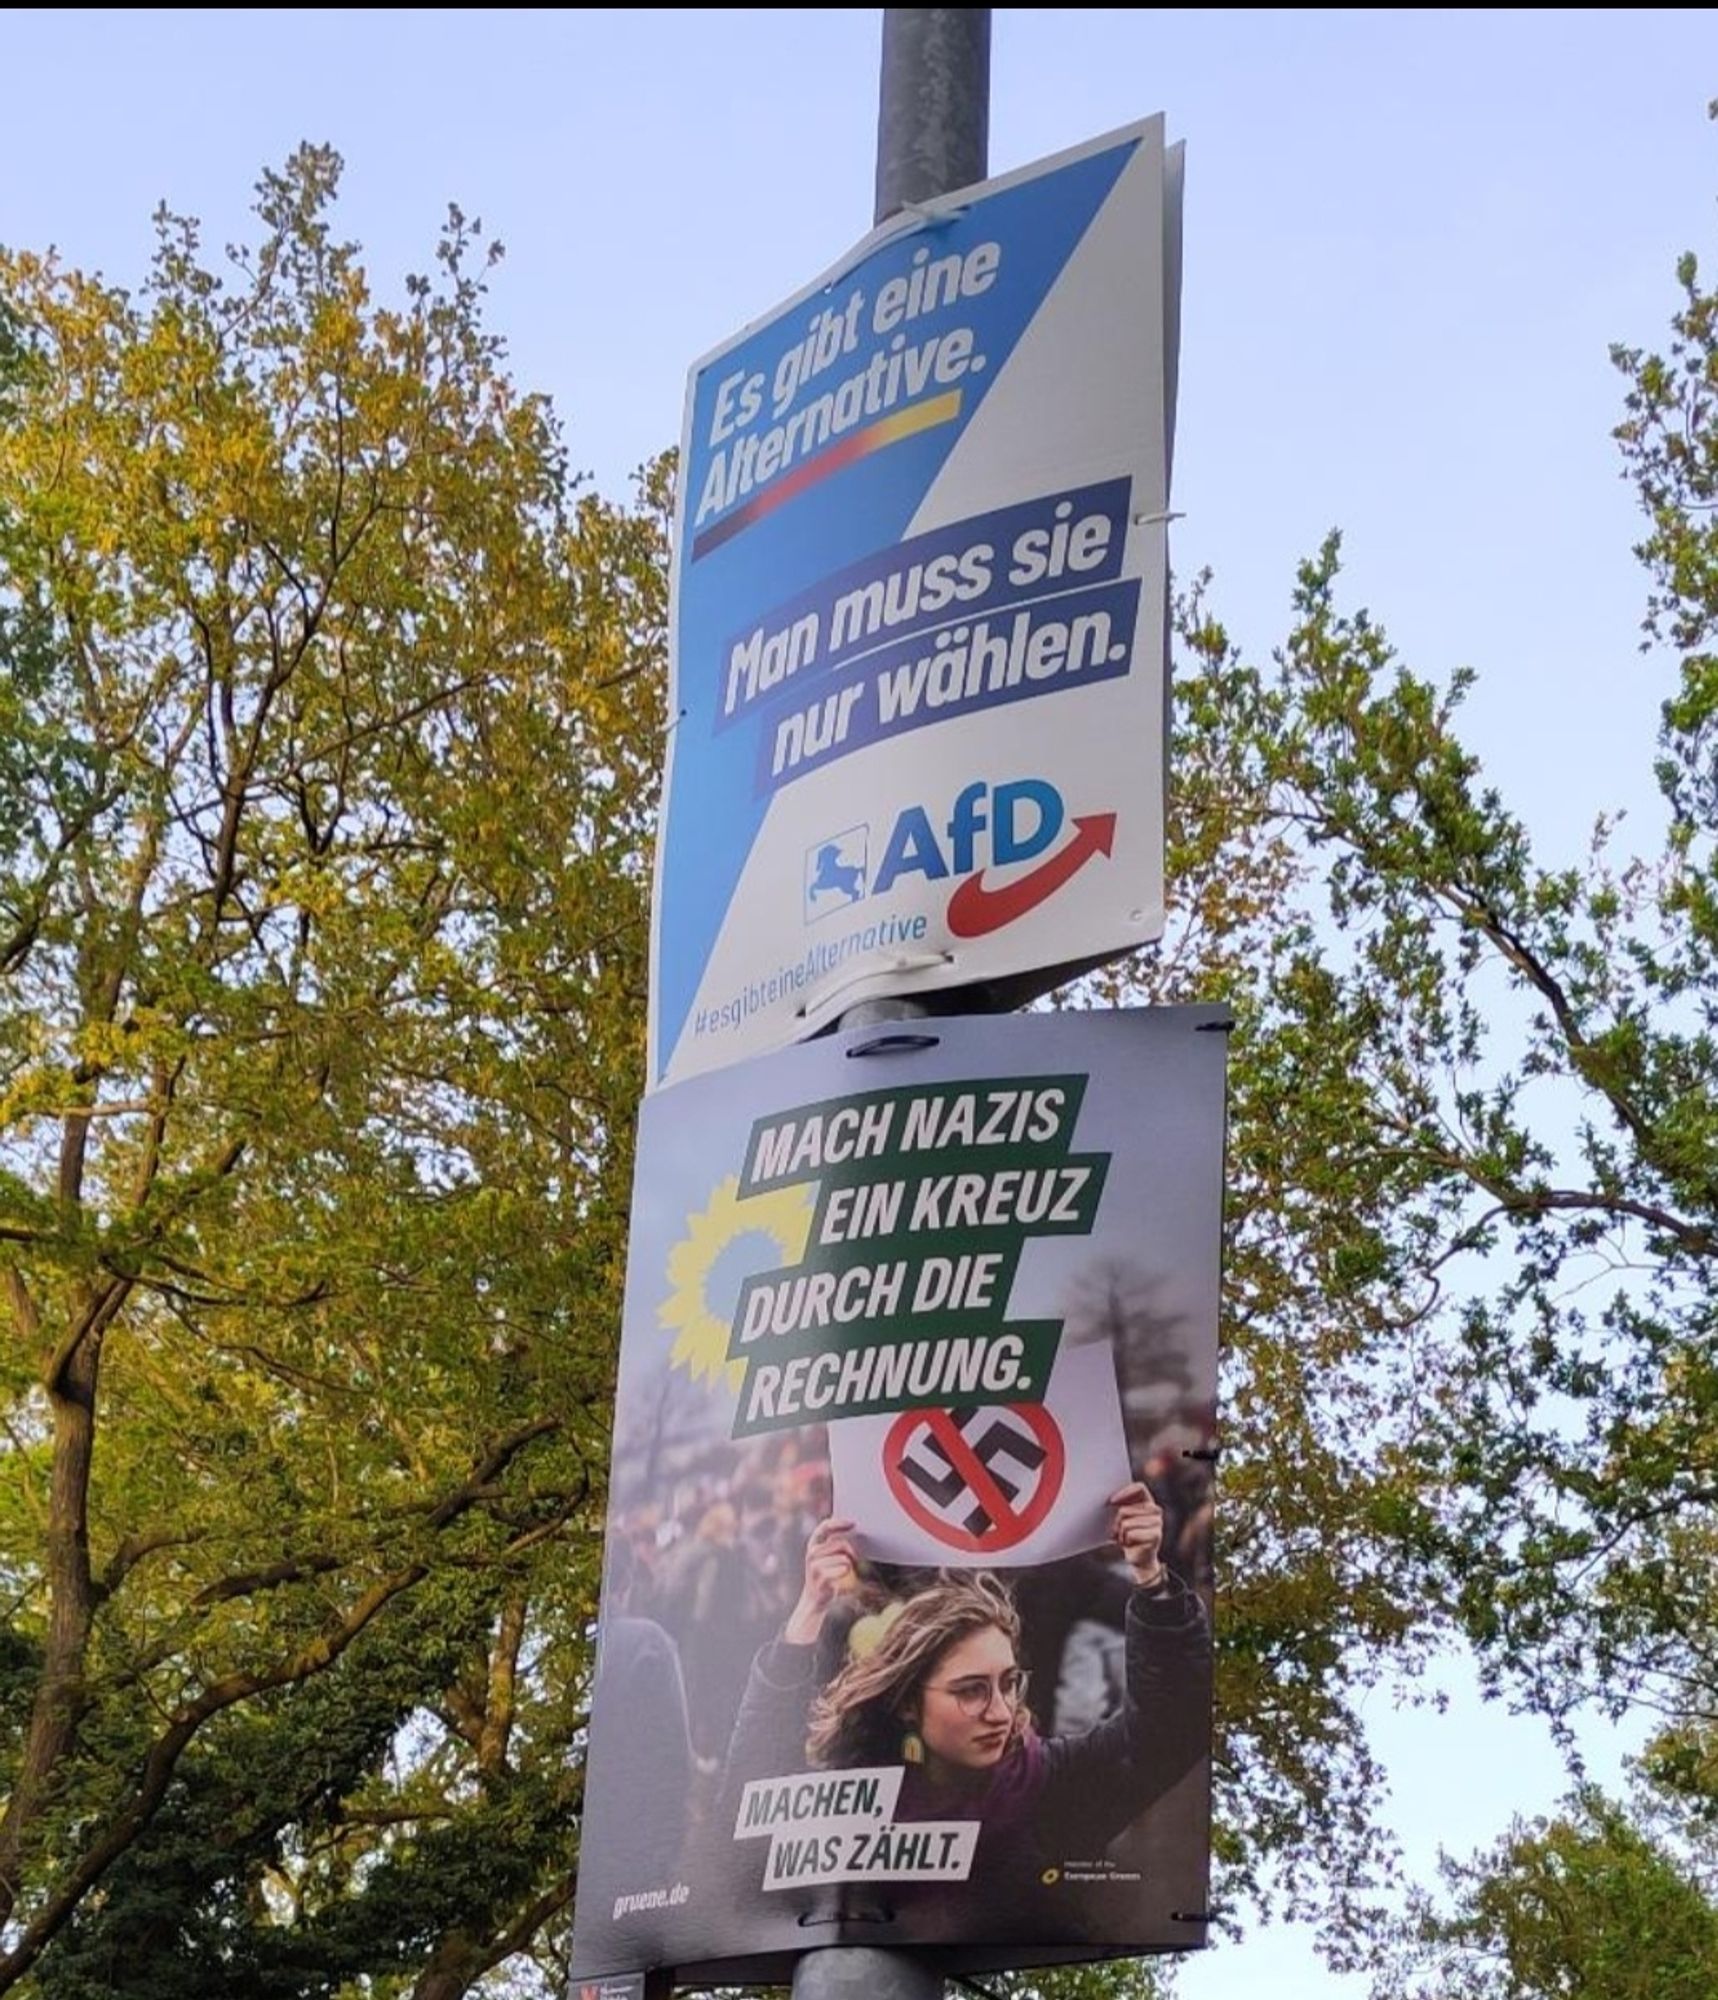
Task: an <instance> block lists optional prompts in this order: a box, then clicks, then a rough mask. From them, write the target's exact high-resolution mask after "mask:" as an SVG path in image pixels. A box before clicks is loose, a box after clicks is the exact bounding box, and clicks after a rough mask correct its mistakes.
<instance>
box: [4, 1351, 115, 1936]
mask: <svg viewBox="0 0 1718 2000" xmlns="http://www.w3.org/2000/svg"><path fill="white" fill-rule="evenodd" d="M91 1317H93V1314H92V1315H91ZM101 1345H102V1328H101V1327H100V1326H99V1325H97V1326H92V1327H90V1328H89V1330H88V1331H86V1332H85V1334H84V1336H83V1338H82V1339H81V1340H79V1341H77V1342H76V1343H75V1344H74V1345H73V1346H72V1348H71V1351H70V1353H69V1354H67V1356H66V1357H65V1359H64V1361H63V1362H62V1364H61V1366H60V1367H59V1369H58V1371H57V1372H56V1374H55V1375H54V1377H53V1379H52V1380H51V1381H50V1382H49V1384H48V1397H49V1401H50V1404H51V1406H52V1409H53V1414H54V1459H53V1483H52V1487H51V1490H50V1494H49V1502H48V1530H47V1544H46V1553H47V1585H48V1603H49V1613H48V1633H47V1639H46V1642H45V1644H44V1647H43V1651H42V1665H41V1673H40V1678H39V1680H38V1682H37V1686H36V1701H35V1706H34V1708H33V1709H32V1710H31V1713H30V1726H29V1730H28V1732H27V1733H26V1735H25V1738H24V1749H23V1755H22V1757H21V1759H20V1761H19V1766H18V1781H17V1783H16V1784H15V1785H14V1786H13V1788H12V1797H11V1799H10V1801H9V1803H8V1805H7V1807H6V1813H5V1817H4V1818H3V1819H0V1923H4V1922H5V1921H6V1919H7V1918H8V1917H10V1915H11V1914H12V1911H13V1909H14V1907H15V1906H16V1904H17V1901H18V1897H19V1894H20V1893H21V1891H22V1889H23V1874H24V1868H25V1865H26V1863H27V1861H28V1859H29V1854H30V1850H31V1848H32V1846H33V1845H34V1841H35V1838H36V1835H37V1829H38V1823H39V1821H40V1817H41V1812H42V1809H43V1807H44V1806H45V1805H46V1804H47V1803H48V1801H49V1799H50V1798H51V1796H52V1793H53V1788H54V1781H55V1777H56V1775H57V1773H58V1772H59V1770H60V1767H61V1766H62V1764H63V1763H64V1761H65V1758H66V1756H67V1754H68V1753H69V1751H70V1750H71V1748H72V1745H73V1744H74V1742H75V1741H76V1739H77V1732H78V1724H79V1722H80V1720H81V1718H82V1715H83V1708H84V1659H85V1653H86V1650H87V1648H88V1644H89V1632H90V1623H91V1620H92V1619H93V1617H94V1615H95V1590H94V1586H93V1584H92V1581H91V1578H90V1560H89V1481H90V1467H91V1463H92V1461H93V1459H94V1455H95V1392H96V1380H97V1377H98V1375H99V1372H100V1368H101Z"/></svg>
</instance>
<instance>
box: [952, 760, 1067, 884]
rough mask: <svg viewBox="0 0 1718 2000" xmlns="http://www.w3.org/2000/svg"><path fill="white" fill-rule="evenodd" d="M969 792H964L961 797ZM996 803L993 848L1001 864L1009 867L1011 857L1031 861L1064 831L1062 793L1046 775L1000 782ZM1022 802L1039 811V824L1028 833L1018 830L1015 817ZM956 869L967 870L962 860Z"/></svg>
mask: <svg viewBox="0 0 1718 2000" xmlns="http://www.w3.org/2000/svg"><path fill="white" fill-rule="evenodd" d="M965 796H966V794H965V793H964V792H963V793H962V794H961V797H962V798H965ZM995 805H996V813H995V821H994V824H993V826H992V829H991V851H992V853H993V854H994V856H995V858H996V860H997V862H998V863H999V864H1000V865H1001V866H1004V867H1006V866H1007V864H1008V863H1009V862H1011V861H1030V860H1031V859H1032V857H1033V855H1034V854H1042V853H1043V852H1044V850H1045V848H1046V847H1048V846H1049V845H1050V843H1051V841H1053V840H1054V839H1055V838H1056V836H1057V834H1059V833H1060V832H1061V831H1062V795H1061V793H1060V792H1059V791H1057V789H1056V787H1055V786H1054V785H1051V784H1047V783H1046V782H1045V781H1044V779H1042V778H1022V779H1021V780H1020V781H1019V782H1018V783H1017V784H1013V785H998V786H997V788H996V798H995ZM1022 805H1029V806H1031V807H1032V808H1033V810H1034V811H1035V812H1036V813H1037V815H1038V824H1037V825H1036V826H1035V827H1033V829H1032V830H1031V832H1030V833H1027V834H1024V835H1022V834H1021V833H1020V832H1019V831H1018V829H1017V826H1016V823H1015V817H1014V813H1015V808H1016V807H1017V806H1022ZM957 809H958V801H957ZM970 865H971V864H970V863H969V864H968V866H970ZM955 872H956V873H957V874H963V873H964V872H965V870H964V869H962V867H961V866H960V864H959V862H956V864H955Z"/></svg>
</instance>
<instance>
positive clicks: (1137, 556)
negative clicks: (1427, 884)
mask: <svg viewBox="0 0 1718 2000" xmlns="http://www.w3.org/2000/svg"><path fill="white" fill-rule="evenodd" d="M1180 188H1181V175H1180V154H1179V148H1175V149H1171V150H1170V151H1169V152H1168V153H1167V154H1166V151H1165V147H1164V141H1163V122H1162V120H1161V118H1156V119H1151V120H1148V121H1146V122H1145V123H1143V124H1140V125H1137V126H1132V127H1129V128H1127V129H1125V130H1123V131H1121V132H1117V133H1113V134H1111V135H1109V136H1108V137H1106V138H1103V139H1098V140H1094V141H1092V142H1091V143H1090V144H1088V145H1085V146H1081V147H1078V148H1076V149H1075V150H1073V151H1071V152H1068V153H1064V154H1060V155H1058V156H1057V157H1055V158H1054V159H1051V160H1047V161H1043V162H1040V163H1039V164H1037V165H1035V166H1032V167H1029V168H1025V169H1023V170H1022V171H1020V172H1018V173H1014V174H1008V175H1004V176H1002V177H1001V178H999V179H997V180H993V181H987V182H985V183H983V184H982V185H981V186H979V187H976V188H972V189H967V190H964V191H961V192H957V193H955V194H951V195H948V196H945V197H941V198H939V199H938V200H937V201H936V202H935V203H933V204H930V205H928V206H927V207H925V208H924V209H920V210H915V211H913V212H911V213H909V214H906V215H904V216H901V217H897V218H895V219H894V220H892V221H891V222H889V223H887V224H885V225H883V226H882V227H881V228H879V229H878V230H876V231H874V232H873V233H872V234H871V235H870V236H868V237H866V238H865V239H864V241H863V242H862V243H861V244H860V245H859V246H858V247H857V248H856V250H855V251H854V252H853V253H852V254H851V255H850V256H849V257H848V258H847V259H845V260H844V261H843V262H842V263H840V264H838V265H837V266H836V267H835V268H834V269H833V270H831V271H830V272H829V273H827V274H826V275H825V276H824V277H822V278H820V279H818V280H817V281H815V282H814V283H813V284H812V285H810V286H809V287H807V288H806V290H805V291H803V292H801V293H800V294H799V295H798V296H797V297H796V298H794V299H792V300H790V301H789V302H788V303H787V304H786V305H785V306H783V307H782V308H781V309H780V310H779V311H777V312H775V313H772V314H771V315H769V316H768V318H766V319H764V320H761V321H759V322H758V323H757V324H756V325H755V326H753V327H751V328H750V329H748V330H747V331H746V332H745V333H743V334H741V335H739V336H738V337H737V338H736V339H734V340H733V341H731V342H729V343H727V344H726V345H725V346H724V347H722V348H720V349H718V350H717V351H716V352H715V353H714V354H712V355H710V356H708V357H707V358H706V359H705V360H704V361H702V362H700V363H699V364H698V365H697V366H696V367H695V368H694V369H693V371H692V375H691V379H690V383H689V388H688V394H687V406H686V422H685V431H684V437H683V442H682V452H681V487H680V502H679V512H678V521H677V531H676V546H675V569H674V592H673V597H674V602H673V616H672V628H673V637H672V666H671V715H672V718H673V720H672V725H671V733H670V737H669V759H668V772H667V781H666V786H665V794H664V803H663V813H662V826H661V834H660V840H659V846H658V854H657V872H656V899H655V911H654V919H653V950H652V978H651V1017H650V1083H651V1086H652V1088H654V1087H656V1086H657V1085H660V1084H663V1083H666V1082H671V1081H673V1080H675V1079H677V1078H680V1077H684V1076H690V1075H692V1074H694V1073H695V1072H698V1071H701V1070H707V1069H711V1068H714V1067H716V1066H718V1065H721V1064H725V1063H729V1062H734V1061H737V1060H739V1059H741V1058H743V1057H746V1056H749V1055H754V1054H758V1053H761V1052H763V1051H765V1050H767V1049H772V1048H779V1047H781V1046H783V1045H785V1044H787V1043H790V1042H793V1041H795V1040H799V1039H801V1038H803V1037H805V1036H807V1035H810V1034H813V1033H815V1032H816V1031H817V1030H818V1029H820V1028H822V1027H824V1026H826V1025H827V1024H828V1023H829V1022H831V1021H832V1020H834V1019H836V1018H837V1017H838V1016H839V1015H840V1014H842V1013H843V1012H844V1011H845V1010H847V1009H848V1008H850V1007H852V1006H854V1005H855V1004H856V1003H857V1002H859V1001H861V1000H866V999H875V998H878V997H881V996H884V995H916V994H926V993H931V992H935V991H939V990H942V989H947V988H951V987H966V986H973V985H979V984H993V985H995V984H1000V983H1004V982H1007V983H1009V984H1010V997H1011V998H1013V999H1016V1000H1017V999H1019V998H1022V997H1024V991H1025V988H1026V987H1029V986H1030V984H1031V982H1032V981H1033V980H1034V978H1038V983H1039V984H1040V985H1048V984H1049V983H1050V977H1049V976H1048V975H1050V974H1051V973H1052V971H1053V969H1054V968H1058V967H1067V966H1069V965H1071V964H1074V963H1079V962H1091V961H1094V960H1097V959H1099V958H1102V957H1106V956H1109V955H1112V954H1114V953H1116V952H1120V951H1124V950H1127V949H1130V948H1132V947H1133V946H1135V945H1138V944H1142V943H1145V942H1148V941H1149V940H1151V939H1152V938H1155V937H1157V936H1158V935H1159V934H1160V933H1161V930H1162V926H1163V831H1162V828H1163V755H1164V744H1163V734H1164V730H1163V721H1164V708H1165V671H1166V666H1165V643H1164V641H1165V632H1166V625H1167V562H1166V535H1167V514H1168V493H1169V466H1170V455H1171V445H1172V439H1173V431H1174V403H1175V393H1174V388H1175V368H1176V347H1177V337H1178V336H1177V316H1178V310H1179V266H1180V251H1179V244H1180ZM1039 975H1043V976H1042V977H1038V976H1039ZM1023 982H1024V984H1023Z"/></svg>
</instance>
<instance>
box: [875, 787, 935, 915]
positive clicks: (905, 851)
mask: <svg viewBox="0 0 1718 2000" xmlns="http://www.w3.org/2000/svg"><path fill="white" fill-rule="evenodd" d="M913 873H917V874H921V875H923V876H924V878H925V880H926V881H927V882H935V881H938V880H940V879H941V878H942V877H943V876H944V875H946V874H947V873H948V863H947V862H946V861H944V859H943V857H942V850H941V849H940V848H939V847H938V846H937V837H936V835H935V834H934V833H933V832H932V831H931V823H930V820H929V818H928V817H927V815H926V813H925V809H924V807H923V806H908V808H907V809H906V811H905V812H904V813H902V815H901V816H900V818H899V819H898V820H896V822H895V830H894V831H893V833H891V834H890V835H889V845H888V849H887V851H886V852H885V853H884V856H883V859H882V861H881V862H880V863H879V864H878V867H877V876H876V880H875V881H874V882H873V883H872V884H871V893H872V895H873V896H881V895H882V894H883V893H884V891H885V890H887V889H890V888H892V887H893V886H894V882H895V878H896V876H897V875H909V874H913Z"/></svg>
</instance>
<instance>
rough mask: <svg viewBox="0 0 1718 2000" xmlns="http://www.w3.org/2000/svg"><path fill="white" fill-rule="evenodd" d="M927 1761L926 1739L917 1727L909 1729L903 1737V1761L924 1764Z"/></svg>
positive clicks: (904, 1762)
mask: <svg viewBox="0 0 1718 2000" xmlns="http://www.w3.org/2000/svg"><path fill="white" fill-rule="evenodd" d="M924 1761H925V1739H924V1738H923V1737H922V1736H921V1735H920V1734H919V1732H918V1731H917V1730H916V1729H909V1730H908V1731H907V1733H906V1735H905V1736H903V1737H902V1738H901V1762H902V1763H903V1764H922V1763H923V1762H924Z"/></svg>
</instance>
